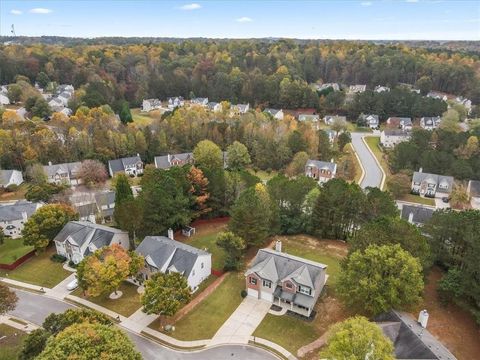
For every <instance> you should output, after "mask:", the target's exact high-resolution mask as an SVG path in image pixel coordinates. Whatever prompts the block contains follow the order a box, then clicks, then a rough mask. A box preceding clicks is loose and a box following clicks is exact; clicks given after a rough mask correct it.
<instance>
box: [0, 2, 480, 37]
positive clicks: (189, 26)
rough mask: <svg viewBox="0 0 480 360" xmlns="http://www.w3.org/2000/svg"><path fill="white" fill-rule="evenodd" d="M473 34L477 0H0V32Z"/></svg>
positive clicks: (479, 16) (478, 17)
mask: <svg viewBox="0 0 480 360" xmlns="http://www.w3.org/2000/svg"><path fill="white" fill-rule="evenodd" d="M12 24H14V26H15V31H16V34H17V36H18V35H25V36H41V35H57V36H73V37H89V38H92V37H101V36H125V37H131V36H141V37H178V38H185V37H210V38H261V37H284V38H300V39H364V40H480V0H378V1H375V0H371V1H367V0H343V1H342V0H340V1H334V0H324V1H322V0H318V1H314V0H310V1H293V0H292V1H286V0H284V1H274V0H267V1H262V0H231V1H221V0H217V1H193V2H191V1H153V0H151V1H134V0H129V1H127V0H117V1H103V0H97V1H82V0H77V1H73V0H63V1H62V0H56V1H54V0H44V1H41V0H39V1H10V0H0V35H4V36H5V35H10V30H11V26H12Z"/></svg>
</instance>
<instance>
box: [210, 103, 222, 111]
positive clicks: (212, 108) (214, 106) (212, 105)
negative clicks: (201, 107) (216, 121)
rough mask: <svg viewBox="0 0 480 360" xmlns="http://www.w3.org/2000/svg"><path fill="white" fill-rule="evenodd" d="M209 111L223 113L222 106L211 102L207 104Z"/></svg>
mask: <svg viewBox="0 0 480 360" xmlns="http://www.w3.org/2000/svg"><path fill="white" fill-rule="evenodd" d="M207 109H208V110H210V111H213V112H221V111H222V104H220V103H217V102H209V103H208V104H207Z"/></svg>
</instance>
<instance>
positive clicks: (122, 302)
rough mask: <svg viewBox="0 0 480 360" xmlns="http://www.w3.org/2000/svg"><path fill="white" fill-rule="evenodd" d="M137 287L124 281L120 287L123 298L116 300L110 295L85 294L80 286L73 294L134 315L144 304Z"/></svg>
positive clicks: (124, 313) (125, 313) (115, 310)
mask: <svg viewBox="0 0 480 360" xmlns="http://www.w3.org/2000/svg"><path fill="white" fill-rule="evenodd" d="M137 288H138V287H137V286H136V285H133V284H132V283H129V282H126V281H124V282H123V283H122V284H121V285H120V288H119V289H118V290H119V291H121V292H123V295H122V297H121V298H119V299H116V300H111V299H109V298H108V295H106V296H98V297H88V296H84V295H83V290H82V289H80V288H77V289H76V290H75V291H74V292H73V293H72V295H74V296H78V297H79V298H82V299H85V300H88V301H91V302H92V303H94V304H97V305H100V306H103V307H105V308H107V309H109V310H112V311H114V312H116V313H118V314H120V315H123V316H126V317H128V316H130V315H132V314H133V313H134V312H135V311H137V310H138V309H140V307H141V306H142V303H141V301H140V294H139V293H137Z"/></svg>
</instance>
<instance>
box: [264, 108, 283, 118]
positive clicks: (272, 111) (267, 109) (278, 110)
mask: <svg viewBox="0 0 480 360" xmlns="http://www.w3.org/2000/svg"><path fill="white" fill-rule="evenodd" d="M280 111H282V110H281V109H272V108H266V109H265V110H264V112H266V113H269V114H270V115H272V116H275V115H277V114H278V113H279V112H280Z"/></svg>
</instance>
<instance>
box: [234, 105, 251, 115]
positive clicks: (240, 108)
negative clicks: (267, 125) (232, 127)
mask: <svg viewBox="0 0 480 360" xmlns="http://www.w3.org/2000/svg"><path fill="white" fill-rule="evenodd" d="M231 109H232V114H233V115H240V114H245V113H247V112H248V110H250V104H237V105H232V107H231Z"/></svg>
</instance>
